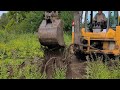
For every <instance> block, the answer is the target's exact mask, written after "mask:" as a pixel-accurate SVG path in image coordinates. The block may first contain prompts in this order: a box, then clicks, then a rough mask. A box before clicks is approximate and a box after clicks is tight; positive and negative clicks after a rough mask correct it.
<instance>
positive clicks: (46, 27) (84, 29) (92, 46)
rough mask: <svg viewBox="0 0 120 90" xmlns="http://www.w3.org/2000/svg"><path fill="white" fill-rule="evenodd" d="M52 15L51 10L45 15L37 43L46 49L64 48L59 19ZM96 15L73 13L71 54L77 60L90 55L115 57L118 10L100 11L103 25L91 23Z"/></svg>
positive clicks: (119, 37) (119, 47)
mask: <svg viewBox="0 0 120 90" xmlns="http://www.w3.org/2000/svg"><path fill="white" fill-rule="evenodd" d="M52 13H53V12H52V11H51V12H48V14H46V17H48V18H45V20H43V22H42V23H41V25H40V27H39V31H38V33H39V40H40V43H41V44H42V45H44V46H48V47H49V48H51V47H56V46H60V47H64V46H65V44H64V38H63V24H62V20H61V19H60V18H55V16H54V15H53V16H52ZM55 13H56V12H54V14H55ZM96 13H97V11H74V22H73V24H72V45H71V46H70V47H71V48H72V50H71V53H72V52H73V53H76V55H78V56H80V58H81V57H84V56H86V55H89V54H91V53H96V54H106V55H114V56H119V55H120V26H119V19H118V14H119V13H118V11H103V13H104V14H105V16H106V18H107V21H106V23H101V22H99V23H98V22H96V23H95V22H94V21H93V18H94V16H95V14H96ZM56 15H57V14H56ZM53 18H54V19H53ZM84 58H85V57H84ZM84 58H82V59H84Z"/></svg>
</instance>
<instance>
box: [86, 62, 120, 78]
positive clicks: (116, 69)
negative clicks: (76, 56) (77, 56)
mask: <svg viewBox="0 0 120 90" xmlns="http://www.w3.org/2000/svg"><path fill="white" fill-rule="evenodd" d="M86 69H87V75H86V77H87V78H88V79H119V78H120V61H119V60H117V61H111V62H106V63H103V62H102V61H100V60H98V61H94V62H88V66H87V68H86Z"/></svg>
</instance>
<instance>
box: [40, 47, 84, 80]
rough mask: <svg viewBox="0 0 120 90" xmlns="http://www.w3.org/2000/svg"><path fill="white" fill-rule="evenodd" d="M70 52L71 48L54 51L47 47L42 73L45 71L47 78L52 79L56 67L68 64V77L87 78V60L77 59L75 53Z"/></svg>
mask: <svg viewBox="0 0 120 90" xmlns="http://www.w3.org/2000/svg"><path fill="white" fill-rule="evenodd" d="M69 52H70V51H69V49H65V48H64V49H62V50H58V49H57V50H54V51H51V50H48V49H46V50H45V52H44V53H45V60H44V61H43V66H42V69H41V73H44V72H45V73H46V74H47V79H52V78H53V73H54V71H55V68H62V67H65V66H67V71H66V79H85V75H86V70H85V69H86V62H85V61H84V60H83V61H82V60H79V59H77V58H76V56H75V55H73V54H72V53H69Z"/></svg>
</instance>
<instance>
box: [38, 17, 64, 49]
mask: <svg viewBox="0 0 120 90" xmlns="http://www.w3.org/2000/svg"><path fill="white" fill-rule="evenodd" d="M38 35H39V41H40V43H41V45H43V46H48V47H52V48H53V47H57V46H63V47H64V45H65V43H64V37H63V23H62V21H61V19H55V20H54V22H52V23H47V22H46V20H43V21H42V23H41V25H40V27H39V30H38Z"/></svg>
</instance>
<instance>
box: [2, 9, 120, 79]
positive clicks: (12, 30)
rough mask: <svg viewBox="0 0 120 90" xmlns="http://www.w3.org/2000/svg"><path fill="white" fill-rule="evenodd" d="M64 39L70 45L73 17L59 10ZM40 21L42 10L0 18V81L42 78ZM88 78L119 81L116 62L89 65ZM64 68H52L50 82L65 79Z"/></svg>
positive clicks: (4, 15)
mask: <svg viewBox="0 0 120 90" xmlns="http://www.w3.org/2000/svg"><path fill="white" fill-rule="evenodd" d="M60 17H61V18H62V20H63V21H64V40H65V43H66V45H67V46H69V45H70V44H71V22H72V19H73V14H72V13H71V12H68V11H61V14H60ZM42 19H43V12H42V11H9V12H8V13H6V14H3V15H2V16H1V19H0V79H24V78H26V79H45V78H46V75H45V74H44V75H42V74H41V73H40V70H41V62H42V58H43V57H44V52H43V50H42V48H41V45H40V43H39V41H38V36H37V34H36V31H37V29H38V27H39V25H40V23H41V21H42ZM86 70H87V75H86V77H87V78H88V79H111V78H113V79H116V78H120V62H119V61H118V62H116V63H114V64H112V66H110V65H109V64H108V63H105V64H104V63H103V62H102V61H100V60H98V61H94V62H89V61H88V66H87V68H86ZM65 72H66V67H65V68H59V69H58V68H56V70H55V72H54V77H53V78H54V79H65Z"/></svg>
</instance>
